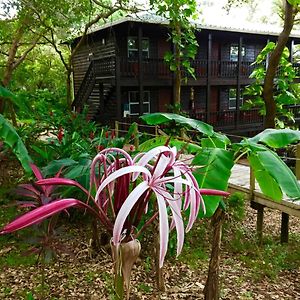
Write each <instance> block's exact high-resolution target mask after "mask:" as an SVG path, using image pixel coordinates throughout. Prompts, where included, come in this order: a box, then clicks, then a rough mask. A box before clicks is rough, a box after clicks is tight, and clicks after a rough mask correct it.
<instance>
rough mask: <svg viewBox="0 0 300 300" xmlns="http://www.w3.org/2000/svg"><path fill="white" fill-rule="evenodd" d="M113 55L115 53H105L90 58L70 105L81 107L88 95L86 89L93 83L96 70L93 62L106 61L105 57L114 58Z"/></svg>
mask: <svg viewBox="0 0 300 300" xmlns="http://www.w3.org/2000/svg"><path fill="white" fill-rule="evenodd" d="M114 57H115V55H105V56H101V57H98V58H93V59H91V62H90V64H89V67H88V69H87V71H86V72H85V75H84V77H83V79H82V82H81V84H80V86H79V89H78V91H77V93H76V96H75V99H74V101H73V103H72V106H75V107H82V106H83V104H84V103H85V102H86V101H87V99H88V97H89V93H87V91H88V90H89V88H91V85H94V84H95V82H94V81H95V79H96V71H97V70H96V68H95V64H96V63H98V62H99V61H107V59H109V58H114ZM86 94H88V96H86Z"/></svg>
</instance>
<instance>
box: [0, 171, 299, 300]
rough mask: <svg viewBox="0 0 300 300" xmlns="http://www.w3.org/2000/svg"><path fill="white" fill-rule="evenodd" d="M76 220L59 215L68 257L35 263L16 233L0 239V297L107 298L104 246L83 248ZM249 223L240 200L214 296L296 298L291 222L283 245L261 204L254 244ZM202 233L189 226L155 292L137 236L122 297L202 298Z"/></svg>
mask: <svg viewBox="0 0 300 300" xmlns="http://www.w3.org/2000/svg"><path fill="white" fill-rule="evenodd" d="M12 176H14V175H12ZM0 201H1V199H0ZM3 203H4V204H6V202H5V201H3V200H2V208H1V210H0V226H2V225H3V223H5V222H6V221H7V219H10V218H11V217H12V215H13V214H14V213H15V212H14V209H13V208H7V207H6V206H5V207H4V205H3ZM0 204H1V202H0ZM78 219H79V218H77V220H74V219H70V220H69V221H68V220H67V219H66V220H65V222H64V223H63V227H64V229H65V231H66V232H68V233H69V235H67V236H65V237H64V244H65V245H68V248H74V253H75V256H76V259H74V258H72V257H71V256H70V255H67V254H63V255H62V256H61V257H59V258H58V260H57V261H56V262H55V263H53V264H50V265H46V266H45V267H42V265H41V264H36V263H35V261H36V257H34V256H29V257H28V256H27V257H24V256H21V253H23V252H24V251H25V249H26V245H25V244H24V242H22V241H21V242H18V241H19V238H20V237H19V235H14V236H5V237H0V299H43V298H44V299H53V300H54V299H74V300H75V299H113V296H112V295H113V282H112V262H111V258H110V256H109V254H108V253H107V252H106V250H105V249H104V248H103V249H102V250H100V252H99V253H97V255H94V254H93V253H91V250H90V247H89V228H88V227H87V226H84V223H83V222H82V221H81V222H80V225H79V226H75V225H76V222H77V224H78V222H79V221H78ZM255 221H256V220H255V211H254V210H252V209H250V208H249V206H248V204H247V205H246V216H245V218H244V221H242V222H237V221H233V220H231V219H230V218H229V220H228V221H227V224H226V226H225V230H224V235H223V249H222V258H221V259H222V262H221V279H220V280H221V299H228V300H229V299H230V300H232V299H244V300H247V299H300V247H299V245H300V225H299V220H298V219H296V218H293V217H291V219H290V225H291V230H290V232H291V234H290V243H289V245H284V246H281V245H280V244H279V243H278V241H279V235H280V214H279V213H277V212H274V211H271V210H267V209H266V214H265V224H266V226H265V230H264V233H265V238H264V243H263V245H262V246H259V245H258V244H257V243H256V239H255ZM209 232H210V230H209V224H208V222H202V223H199V224H197V228H195V229H193V230H192V231H191V232H190V233H188V234H187V240H186V244H185V246H184V250H183V253H182V254H181V256H180V257H179V258H178V259H177V260H176V259H175V258H174V257H169V258H168V259H167V261H166V264H165V267H164V277H165V282H166V292H164V293H160V294H159V293H158V291H157V290H156V287H155V273H154V271H153V267H152V260H153V259H152V257H151V246H150V245H151V243H150V242H148V243H147V244H148V247H146V243H145V242H143V243H142V247H143V250H144V251H143V253H142V257H141V259H140V260H139V261H138V263H137V265H136V266H135V267H134V270H133V274H132V293H131V298H130V299H203V296H202V290H203V287H204V284H205V280H206V274H207V266H208V261H209V247H210V246H209V242H208V241H209ZM174 240H175V239H174V237H173V238H171V241H170V244H171V251H170V252H171V253H172V252H174V246H175V244H174ZM20 245H21V246H20ZM20 247H21V249H20ZM92 254H93V255H92ZM43 277H44V278H45V283H44V286H42V278H43Z"/></svg>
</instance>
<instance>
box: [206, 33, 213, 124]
mask: <svg viewBox="0 0 300 300" xmlns="http://www.w3.org/2000/svg"><path fill="white" fill-rule="evenodd" d="M211 58H212V34H211V33H209V34H208V40H207V76H206V122H207V123H209V121H210V95H211Z"/></svg>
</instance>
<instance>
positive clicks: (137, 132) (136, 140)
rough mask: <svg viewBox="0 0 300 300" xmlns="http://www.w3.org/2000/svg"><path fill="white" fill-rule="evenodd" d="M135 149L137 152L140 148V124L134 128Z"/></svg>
mask: <svg viewBox="0 0 300 300" xmlns="http://www.w3.org/2000/svg"><path fill="white" fill-rule="evenodd" d="M134 147H135V150H137V149H138V147H139V125H138V124H136V126H135V128H134Z"/></svg>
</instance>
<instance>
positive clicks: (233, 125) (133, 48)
mask: <svg viewBox="0 0 300 300" xmlns="http://www.w3.org/2000/svg"><path fill="white" fill-rule="evenodd" d="M150 16H151V15H150ZM277 36H278V33H274V32H273V33H272V32H263V31H258V30H256V31H255V30H251V31H250V30H245V29H233V28H225V27H223V28H220V27H214V26H205V25H203V26H201V30H200V31H197V32H196V37H197V40H198V43H199V48H198V53H197V56H196V58H195V60H194V61H193V62H192V65H193V67H194V68H195V73H196V80H195V79H192V78H189V79H188V80H187V81H186V82H184V83H183V84H182V92H181V101H182V103H181V105H182V109H183V110H184V111H186V112H188V113H189V114H190V115H191V116H192V117H194V118H197V119H199V120H203V121H206V122H208V123H210V124H212V125H214V126H215V127H216V128H218V129H221V130H223V131H227V132H235V133H241V134H247V133H249V132H253V131H256V130H260V129H262V125H263V118H262V117H261V116H259V114H258V110H255V109H254V110H251V111H241V110H240V106H241V104H242V102H243V99H242V93H241V91H242V89H243V88H244V87H245V86H246V85H248V84H250V83H251V79H249V75H250V74H251V72H252V71H253V68H254V67H253V65H252V62H253V61H254V60H255V58H256V56H257V55H258V53H259V52H260V51H261V50H262V48H263V47H264V46H265V45H266V43H267V42H269V41H276V40H277ZM77 42H78V39H75V40H74V42H73V45H72V46H73V47H74V46H75V45H76V43H77ZM299 42H300V35H292V36H291V37H290V39H289V42H288V47H289V48H290V50H292V49H293V46H294V44H296V43H299ZM171 49H172V45H171V43H170V42H168V28H167V27H166V24H164V23H163V22H162V21H161V20H159V19H158V17H153V15H152V16H151V17H150V18H149V15H148V16H144V17H142V18H137V17H135V18H133V17H126V18H122V19H120V20H117V21H114V22H112V23H107V24H105V25H102V26H100V27H98V28H97V29H94V30H93V31H91V32H90V33H89V34H88V36H87V39H86V41H85V43H84V44H83V45H82V46H81V47H80V48H79V50H78V52H77V53H76V55H75V57H74V60H73V67H74V73H73V82H74V95H75V98H74V99H75V100H74V102H73V105H74V107H75V108H76V109H77V110H81V109H82V108H83V106H84V105H88V107H89V112H88V114H89V117H90V118H92V119H94V120H96V121H99V122H101V123H104V124H105V123H110V122H111V121H114V120H122V119H123V118H131V119H132V118H134V117H137V116H139V115H141V114H144V113H149V112H158V111H159V112H165V111H167V107H168V105H169V104H172V102H173V101H172V99H173V82H174V74H173V73H172V72H170V70H169V67H168V65H167V64H166V63H165V62H164V59H163V57H164V54H165V52H166V51H167V50H171ZM291 53H293V51H291ZM291 59H292V61H293V57H292V55H291ZM295 66H296V67H298V68H296V69H299V71H300V68H299V66H298V64H295ZM299 73H300V72H299ZM140 95H143V96H142V97H140ZM141 98H142V99H143V103H140V101H139V100H140V99H141ZM290 109H291V110H293V112H294V114H295V117H296V118H297V120H298V121H299V120H300V105H298V106H293V107H291V108H290Z"/></svg>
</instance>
